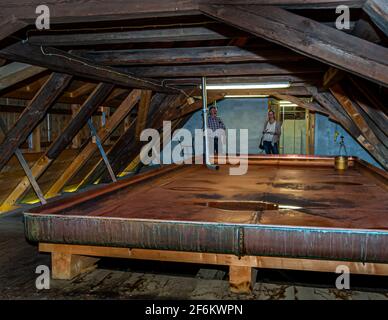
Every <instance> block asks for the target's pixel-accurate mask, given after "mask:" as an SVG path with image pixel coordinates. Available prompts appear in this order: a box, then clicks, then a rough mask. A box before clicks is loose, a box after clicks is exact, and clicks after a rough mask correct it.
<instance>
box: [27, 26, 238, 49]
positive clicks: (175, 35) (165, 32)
mask: <svg viewBox="0 0 388 320" xmlns="http://www.w3.org/2000/svg"><path fill="white" fill-rule="evenodd" d="M235 36H237V35H235V34H231V35H230V36H227V35H223V34H220V33H218V32H216V31H213V30H211V29H207V28H205V27H192V28H190V27H186V28H169V29H151V30H131V31H118V32H105V33H101V32H99V33H78V34H55V35H50V34H49V35H36V36H34V35H32V36H31V37H30V38H29V39H28V42H29V43H30V44H33V45H44V46H54V47H58V46H96V45H115V44H126V43H154V42H175V41H206V40H225V39H229V37H235Z"/></svg>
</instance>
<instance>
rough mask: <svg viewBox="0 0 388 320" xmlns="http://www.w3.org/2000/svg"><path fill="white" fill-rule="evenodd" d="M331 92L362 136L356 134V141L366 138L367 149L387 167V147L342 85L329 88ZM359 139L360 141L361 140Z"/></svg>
mask: <svg viewBox="0 0 388 320" xmlns="http://www.w3.org/2000/svg"><path fill="white" fill-rule="evenodd" d="M330 91H331V93H332V94H333V96H334V97H335V98H336V99H337V101H338V102H339V103H340V104H341V106H342V107H343V109H344V110H345V111H346V112H347V114H348V115H349V117H350V118H351V120H352V121H353V122H354V124H355V125H356V126H357V127H358V129H359V130H360V132H362V135H363V136H358V137H356V139H357V140H358V141H360V140H361V141H363V140H365V138H366V139H367V140H368V142H369V144H368V151H369V152H371V154H372V155H373V156H374V157H375V158H376V160H377V161H378V162H379V163H380V164H381V165H382V166H383V167H384V168H385V169H388V160H387V159H388V149H387V148H385V146H384V145H383V144H381V143H380V142H379V140H378V138H377V137H376V134H375V133H374V132H373V131H372V130H371V128H370V127H369V126H368V124H367V122H366V120H365V119H364V118H363V117H362V116H361V115H360V113H359V111H358V109H357V107H356V106H355V105H354V104H353V102H352V101H351V100H350V99H349V97H348V96H347V95H346V93H345V92H344V90H343V89H342V87H341V86H340V85H339V84H338V83H337V84H335V85H334V86H332V87H331V88H330ZM361 141H360V142H361Z"/></svg>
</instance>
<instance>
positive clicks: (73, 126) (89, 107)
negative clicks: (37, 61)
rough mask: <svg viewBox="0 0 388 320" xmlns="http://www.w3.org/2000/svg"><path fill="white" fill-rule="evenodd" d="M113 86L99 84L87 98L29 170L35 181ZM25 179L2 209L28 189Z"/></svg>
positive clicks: (10, 204) (8, 197) (11, 204)
mask: <svg viewBox="0 0 388 320" xmlns="http://www.w3.org/2000/svg"><path fill="white" fill-rule="evenodd" d="M112 89H113V85H111V84H105V83H100V84H99V85H98V86H97V88H96V89H95V90H94V91H93V93H92V94H91V95H90V96H89V97H88V99H87V100H86V101H85V103H84V104H83V105H82V107H81V109H80V111H79V112H78V113H77V114H76V115H75V117H74V118H73V119H72V120H71V121H70V122H69V124H68V125H67V126H66V128H65V129H64V130H63V132H61V134H60V135H59V136H58V138H57V139H56V140H55V141H54V142H53V143H52V144H51V145H50V147H49V149H48V150H47V151H46V152H45V154H43V155H42V156H41V157H40V158H39V159H38V160H37V161H36V162H35V163H34V165H33V167H32V168H31V172H32V175H33V177H34V178H35V179H36V180H37V179H39V177H40V176H41V175H42V174H43V173H44V172H45V171H46V170H47V168H48V167H49V166H50V165H51V163H52V162H53V161H54V160H55V159H56V158H57V157H58V156H59V155H60V153H61V152H62V151H63V150H64V149H65V148H66V147H67V145H68V144H69V143H70V141H71V140H72V139H73V138H74V136H75V135H76V134H77V133H78V132H79V130H81V129H82V127H83V126H84V125H85V124H86V122H87V121H88V119H89V118H90V117H91V115H92V114H93V112H94V111H96V110H97V108H98V107H99V106H100V104H101V103H102V102H103V101H104V100H105V99H106V97H107V96H108V94H109V93H110V92H111V91H112ZM29 187H30V185H29V183H28V179H27V177H24V178H23V179H22V180H21V181H19V183H18V185H17V186H16V187H15V188H14V189H13V190H12V192H11V193H10V194H9V195H8V196H7V198H6V199H5V200H4V201H3V203H2V207H3V208H12V207H13V206H14V205H15V204H16V202H17V200H18V199H19V198H20V197H21V196H22V195H23V194H24V193H25V192H26V191H27V190H28V189H29Z"/></svg>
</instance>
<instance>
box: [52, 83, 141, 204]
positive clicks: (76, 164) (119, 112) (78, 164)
mask: <svg viewBox="0 0 388 320" xmlns="http://www.w3.org/2000/svg"><path fill="white" fill-rule="evenodd" d="M140 94H141V91H140V90H133V91H131V93H129V94H128V96H127V97H126V98H125V99H124V101H123V102H122V103H121V104H120V106H119V107H118V108H117V109H116V111H115V112H114V113H113V115H112V116H111V117H109V118H108V120H107V123H106V125H105V126H104V127H102V128H100V130H99V131H98V133H97V135H98V137H99V138H100V140H101V143H104V141H106V139H108V137H109V136H110V135H111V134H112V132H113V131H114V130H115V129H116V128H117V126H118V125H119V124H120V123H121V122H122V121H123V120H124V118H125V117H127V116H128V115H129V113H130V112H131V111H132V109H133V108H134V107H135V106H136V104H137V103H138V101H139V99H140ZM95 151H97V145H96V144H95V143H93V141H89V142H88V143H87V145H86V146H85V147H84V148H83V149H82V150H81V151H80V153H79V154H78V155H77V156H76V157H75V159H74V160H73V161H72V162H71V164H70V165H69V167H67V168H66V170H65V171H64V172H63V173H62V174H61V176H60V177H59V178H58V179H57V180H56V181H55V183H54V184H53V185H52V186H51V187H50V188H49V190H48V191H47V192H46V194H45V197H46V198H51V197H54V196H56V195H57V194H58V193H59V192H60V191H61V190H62V188H63V187H64V186H65V185H66V183H67V182H69V181H70V179H72V178H73V177H74V176H75V175H76V174H77V172H79V170H80V169H81V168H82V167H83V165H84V164H85V163H86V162H87V161H88V160H89V159H90V158H91V157H92V155H93V153H94V152H95Z"/></svg>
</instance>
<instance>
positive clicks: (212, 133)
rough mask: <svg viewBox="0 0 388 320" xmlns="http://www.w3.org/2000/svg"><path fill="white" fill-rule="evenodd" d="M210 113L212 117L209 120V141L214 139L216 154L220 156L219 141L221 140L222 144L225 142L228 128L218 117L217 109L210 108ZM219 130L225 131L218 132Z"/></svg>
mask: <svg viewBox="0 0 388 320" xmlns="http://www.w3.org/2000/svg"><path fill="white" fill-rule="evenodd" d="M209 113H210V115H209V117H208V118H207V127H208V137H209V139H214V154H218V139H221V142H223V138H224V137H225V130H226V127H225V124H224V122H223V121H222V120H221V118H220V117H217V109H216V107H214V106H212V107H210V110H209ZM218 129H221V130H223V132H222V133H221V132H220V131H218V132H216V131H217V130H218ZM209 145H210V146H211V145H212V144H211V143H209ZM211 151H212V150H211Z"/></svg>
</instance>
